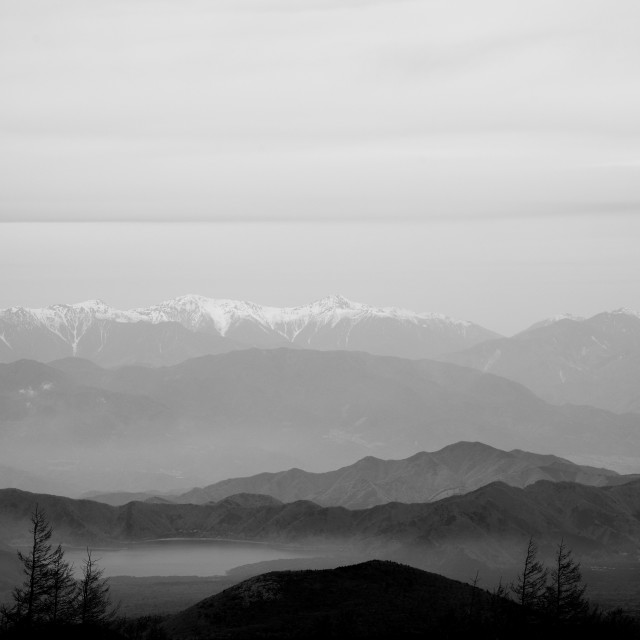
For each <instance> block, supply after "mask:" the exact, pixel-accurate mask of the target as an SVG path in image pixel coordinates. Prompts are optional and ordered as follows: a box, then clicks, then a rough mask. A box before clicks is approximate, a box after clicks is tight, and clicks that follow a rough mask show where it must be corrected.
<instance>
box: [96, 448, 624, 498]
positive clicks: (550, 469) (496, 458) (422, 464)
mask: <svg viewBox="0 0 640 640" xmlns="http://www.w3.org/2000/svg"><path fill="white" fill-rule="evenodd" d="M624 479H625V477H624V476H619V475H618V474H616V473H615V472H613V471H608V470H606V469H595V468H593V467H585V466H579V465H576V464H574V463H572V462H569V461H568V460H563V459H562V458H558V457H556V456H550V455H546V456H545V455H540V454H535V453H528V452H526V451H517V450H516V451H509V452H507V451H501V450H499V449H495V448H494V447H490V446H488V445H485V444H482V443H480V442H458V443H456V444H452V445H449V446H447V447H445V448H444V449H441V450H440V451H435V452H433V453H427V452H421V453H417V454H415V455H413V456H411V457H410V458H407V459H405V460H380V459H379V458H374V457H367V458H363V459H362V460H359V461H358V462H356V463H355V464H353V465H349V466H348V467H343V468H342V469H337V470H336V471H329V472H327V473H308V472H305V471H302V470H301V469H289V470H288V471H281V472H279V473H261V474H258V475H255V476H251V477H248V478H232V479H229V480H223V481H222V482H217V483H215V484H212V485H209V486H207V487H203V488H201V489H193V490H191V491H188V492H186V493H183V494H181V495H179V496H171V497H170V498H169V499H170V500H171V501H172V502H178V503H181V502H187V503H188V502H193V503H196V504H203V503H205V502H210V501H214V502H216V501H218V500H221V499H222V498H225V497H226V496H229V495H233V494H237V493H239V492H242V491H249V492H252V493H260V494H266V495H270V496H273V497H275V498H278V499H279V500H282V501H283V502H293V501H295V500H311V501H313V502H316V503H318V504H320V505H322V506H342V507H347V508H349V509H364V508H367V507H372V506H374V505H379V504H385V503H387V502H409V503H410V502H432V501H434V500H438V499H441V498H445V497H447V496H449V495H457V494H462V493H468V492H469V491H473V490H474V489H477V488H479V487H481V486H484V485H486V484H490V483H492V482H496V481H502V482H505V483H507V484H509V485H512V486H516V487H526V486H527V485H529V484H533V483H534V482H537V481H538V480H551V481H553V482H560V481H571V482H579V483H581V484H587V485H594V486H605V485H608V484H611V483H615V484H619V483H621V482H623V481H624ZM631 479H632V478H627V481H628V480H631ZM118 498H119V499H120V500H121V501H120V502H116V500H117V499H118ZM94 499H96V500H99V501H101V502H108V503H109V504H118V503H119V504H125V503H126V502H127V501H129V500H132V499H134V498H132V497H130V496H126V495H123V496H105V498H104V499H103V498H102V497H101V496H96V497H95V498H94ZM138 499H139V498H138ZM122 500H124V501H122Z"/></svg>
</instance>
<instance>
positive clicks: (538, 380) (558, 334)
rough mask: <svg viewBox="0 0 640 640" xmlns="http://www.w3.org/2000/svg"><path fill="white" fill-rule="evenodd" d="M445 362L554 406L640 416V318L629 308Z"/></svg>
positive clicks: (534, 330) (556, 323)
mask: <svg viewBox="0 0 640 640" xmlns="http://www.w3.org/2000/svg"><path fill="white" fill-rule="evenodd" d="M443 359H444V360H446V361H448V362H454V363H456V364H461V365H464V366H467V367H473V368H474V369H479V370H481V371H487V372H491V373H495V374H496V375H499V376H504V377H505V378H509V379H511V380H515V381H516V382H519V383H521V384H524V385H525V386H527V387H528V388H529V389H531V390H532V391H534V392H535V393H536V394H538V395H539V396H540V397H541V398H544V399H545V400H547V401H548V402H553V403H557V404H563V403H571V404H588V405H592V406H595V407H600V408H602V409H607V410H609V411H616V412H620V413H623V412H627V411H634V412H640V314H638V313H637V312H634V311H629V310H628V309H619V310H617V311H613V312H610V313H600V314H598V315H595V316H593V317H592V318H588V319H583V318H574V317H562V318H559V319H551V320H549V321H548V322H542V323H538V324H537V325H534V326H533V327H531V328H530V329H528V330H527V331H523V332H522V333H519V334H517V335H515V336H513V337H512V338H500V339H497V340H490V341H488V342H484V343H482V344H480V345H477V346H474V347H471V348H470V349H468V350H466V351H462V352H460V353H454V354H450V355H446V356H443Z"/></svg>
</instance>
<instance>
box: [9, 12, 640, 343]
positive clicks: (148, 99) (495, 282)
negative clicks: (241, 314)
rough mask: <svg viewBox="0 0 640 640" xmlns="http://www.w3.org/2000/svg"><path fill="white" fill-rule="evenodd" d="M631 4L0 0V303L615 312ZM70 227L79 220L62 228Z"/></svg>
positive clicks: (635, 262) (630, 218)
mask: <svg viewBox="0 0 640 640" xmlns="http://www.w3.org/2000/svg"><path fill="white" fill-rule="evenodd" d="M638 25H640V5H639V4H638V3H637V1H636V0H616V2H615V3H611V2H606V1H605V0H575V1H574V0H553V1H546V0H536V1H533V0H519V1H518V2H513V1H512V0H482V1H479V0H442V1H440V0H340V1H338V0H183V1H180V2H178V0H164V1H162V0H154V1H153V2H152V1H151V0H126V1H125V0H110V1H109V2H104V3H99V2H93V1H87V0H3V1H2V2H1V3H0V86H1V87H2V88H3V89H2V96H3V97H2V100H0V176H1V178H0V308H2V307H6V306H11V305H26V306H44V305H47V304H51V303H55V302H73V301H78V300H82V299H86V298H103V299H105V301H107V302H109V303H111V304H113V305H114V306H119V307H130V306H140V305H144V304H151V303H154V302H158V301H160V300H163V299H167V298H170V297H173V296H175V295H180V294H184V293H201V294H203V295H210V296H212V297H231V298H240V299H248V300H253V301H256V302H261V303H266V304H277V305H295V304H302V303H304V302H308V301H310V300H313V299H316V298H319V297H322V296H324V295H328V294H330V293H337V292H339V293H342V294H343V295H345V296H347V297H349V298H352V299H354V300H356V301H360V302H369V303H371V304H376V305H380V306H389V305H396V306H402V307H406V308H411V309H414V310H417V311H438V312H442V313H447V314H449V315H452V316H454V317H462V318H466V319H470V320H473V321H475V322H479V323H480V324H483V325H484V326H487V327H488V328H491V329H494V330H497V331H501V332H503V333H507V334H508V333H513V332H515V331H517V330H519V329H522V328H524V327H525V326H527V325H529V324H531V323H533V322H535V321H537V320H539V319H540V318H542V317H545V316H547V315H553V314H557V313H561V312H572V313H576V314H582V315H589V314H592V313H596V312H598V311H601V310H603V309H611V308H617V307H621V306H627V307H631V308H636V309H640V286H639V284H640V282H639V280H640V277H639V276H638V275H637V274H640V251H639V250H638V249H637V247H640V221H639V219H640V115H639V114H640V75H639V74H638V72H637V70H638V69H639V68H640V27H639V26H638ZM87 223H90V224H87Z"/></svg>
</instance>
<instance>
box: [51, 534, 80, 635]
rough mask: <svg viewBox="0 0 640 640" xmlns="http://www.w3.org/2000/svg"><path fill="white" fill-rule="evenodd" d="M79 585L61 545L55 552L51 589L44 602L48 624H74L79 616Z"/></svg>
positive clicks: (52, 564) (52, 563)
mask: <svg viewBox="0 0 640 640" xmlns="http://www.w3.org/2000/svg"><path fill="white" fill-rule="evenodd" d="M77 601H78V584H77V582H76V580H75V579H74V577H73V567H72V566H71V565H70V564H69V563H67V562H65V561H64V552H63V551H62V548H61V547H60V545H58V546H57V548H56V549H55V550H54V552H53V558H52V561H51V567H50V576H49V589H48V594H47V597H46V599H45V602H44V612H45V614H46V618H47V621H48V622H52V623H54V624H55V623H60V622H62V623H70V622H74V621H75V618H76V614H77Z"/></svg>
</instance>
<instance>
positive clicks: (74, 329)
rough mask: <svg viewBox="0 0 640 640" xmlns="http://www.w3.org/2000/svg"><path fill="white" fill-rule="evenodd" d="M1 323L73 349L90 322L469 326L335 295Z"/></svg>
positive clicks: (197, 298) (83, 311)
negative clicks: (301, 301)
mask: <svg viewBox="0 0 640 640" xmlns="http://www.w3.org/2000/svg"><path fill="white" fill-rule="evenodd" d="M0 318H1V319H4V320H5V321H9V322H11V323H12V324H23V323H28V324H40V325H43V326H45V327H46V328H48V329H49V330H51V331H53V332H54V333H57V334H58V335H60V337H62V338H63V339H65V341H68V342H71V343H73V344H76V345H77V341H78V340H79V338H80V337H81V335H82V334H83V333H84V332H85V331H86V330H87V329H88V327H89V326H90V325H91V323H92V322H93V321H94V320H113V321H115V322H127V323H128V322H150V323H152V324H158V323H162V322H178V323H180V324H182V325H183V326H185V327H186V328H188V329H190V330H192V331H198V330H203V329H204V330H206V329H207V328H209V329H214V330H215V331H216V332H217V333H219V334H220V335H222V336H224V335H225V334H226V333H227V332H228V331H229V329H230V327H232V326H233V325H236V324H238V323H241V322H246V321H249V322H254V323H256V324H257V325H259V326H260V327H262V328H263V329H264V330H265V331H273V332H275V333H278V334H280V335H281V336H282V337H284V338H286V339H287V340H289V341H293V340H294V339H295V337H296V336H297V335H298V333H299V332H300V331H302V330H303V329H304V328H305V327H307V326H309V325H313V326H314V327H315V330H316V331H317V330H318V329H319V328H320V327H322V326H330V327H334V326H335V325H336V324H338V323H339V322H341V321H343V320H346V321H349V322H351V323H354V324H357V323H358V322H361V321H363V320H366V319H370V318H389V319H392V320H397V321H401V322H410V323H413V324H417V325H420V326H425V325H427V324H434V325H439V326H453V327H456V328H457V329H458V330H460V329H461V330H462V331H465V330H466V328H467V327H470V326H472V323H471V322H469V321H466V320H455V319H453V318H450V317H448V316H445V315H443V314H439V313H416V312H414V311H410V310H408V309H401V308H397V307H374V306H371V305H367V304H363V303H359V302H353V301H351V300H348V299H347V298H345V297H344V296H341V295H339V294H334V295H330V296H327V297H325V298H321V299H319V300H316V301H314V302H311V303H309V304H306V305H301V306H296V307H274V306H266V305H260V304H256V303H253V302H248V301H242V300H231V299H226V298H207V297H205V296H201V295H196V294H188V295H184V296H179V297H177V298H173V299H170V300H165V301H163V302H160V303H159V304H155V305H151V306H149V307H141V308H136V309H130V310H128V311H122V310H118V309H115V308H113V307H111V306H109V305H108V304H106V303H105V302H103V301H102V300H86V301H84V302H78V303H74V304H56V305H51V306H49V307H45V308H41V309H26V308H24V307H11V308H9V309H5V310H0Z"/></svg>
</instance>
